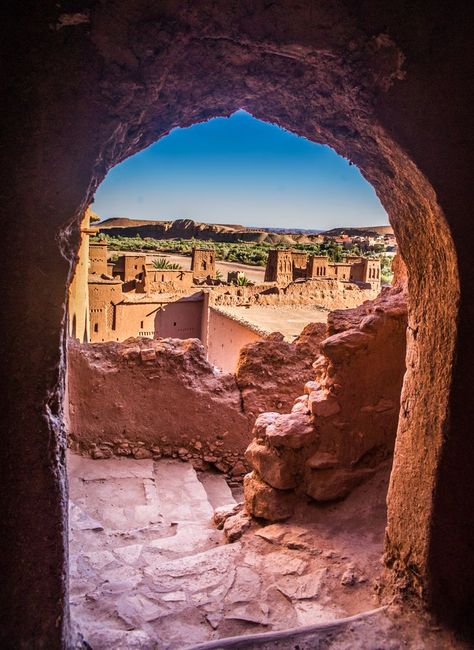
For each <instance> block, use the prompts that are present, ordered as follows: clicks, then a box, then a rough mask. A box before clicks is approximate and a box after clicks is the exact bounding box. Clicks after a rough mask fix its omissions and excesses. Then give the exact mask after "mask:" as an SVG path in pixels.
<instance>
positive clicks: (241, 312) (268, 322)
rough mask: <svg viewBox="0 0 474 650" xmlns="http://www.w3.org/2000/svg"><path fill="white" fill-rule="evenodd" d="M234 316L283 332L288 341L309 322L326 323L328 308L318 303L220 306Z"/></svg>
mask: <svg viewBox="0 0 474 650" xmlns="http://www.w3.org/2000/svg"><path fill="white" fill-rule="evenodd" d="M220 309H221V310H222V311H225V312H227V313H229V314H231V315H232V316H237V317H239V318H243V319H244V320H246V321H248V322H249V323H252V325H257V326H258V327H259V328H260V329H263V330H266V331H267V332H281V333H282V334H283V336H284V337H285V339H286V340H287V341H290V342H291V341H293V340H294V339H295V338H296V337H297V336H298V335H299V334H301V331H302V329H303V328H304V327H306V325H308V324H309V323H325V322H326V321H327V317H328V313H329V310H328V309H323V308H322V307H318V306H316V305H307V306H302V305H295V306H293V305H278V306H258V305H250V306H249V307H220Z"/></svg>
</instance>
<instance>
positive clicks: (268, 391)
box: [235, 323, 327, 426]
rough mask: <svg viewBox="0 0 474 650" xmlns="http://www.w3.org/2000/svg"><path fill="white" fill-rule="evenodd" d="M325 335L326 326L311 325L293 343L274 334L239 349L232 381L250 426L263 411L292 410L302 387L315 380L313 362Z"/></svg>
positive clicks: (280, 411)
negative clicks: (234, 379)
mask: <svg viewBox="0 0 474 650" xmlns="http://www.w3.org/2000/svg"><path fill="white" fill-rule="evenodd" d="M326 336H327V326H326V324H324V323H310V324H309V325H306V327H305V328H304V329H303V330H302V332H301V333H300V334H299V336H298V337H297V338H296V339H295V340H294V341H293V342H292V343H289V342H288V341H285V340H284V338H283V335H282V334H280V333H279V332H274V333H273V334H268V335H267V336H265V338H263V339H261V340H259V341H255V342H254V343H250V344H248V345H245V346H244V347H243V348H242V349H241V350H240V353H239V357H238V361H237V369H236V371H235V378H236V381H237V385H238V387H239V389H240V391H241V394H242V400H243V403H244V409H245V412H246V414H247V416H248V417H249V418H250V423H251V426H253V423H254V421H255V418H256V417H257V416H258V415H259V414H260V413H263V412H264V411H277V412H278V413H285V412H287V411H289V410H290V409H291V407H292V405H293V402H294V400H295V397H296V396H297V395H299V394H300V392H301V387H302V386H304V385H305V383H306V382H307V381H309V380H310V379H312V378H313V377H314V370H313V362H314V361H315V360H316V358H317V357H318V356H319V346H320V343H321V341H322V340H323V339H324V338H326Z"/></svg>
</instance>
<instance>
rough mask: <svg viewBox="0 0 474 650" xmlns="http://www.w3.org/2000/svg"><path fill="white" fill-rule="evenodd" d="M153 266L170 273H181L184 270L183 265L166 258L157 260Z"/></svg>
mask: <svg viewBox="0 0 474 650" xmlns="http://www.w3.org/2000/svg"><path fill="white" fill-rule="evenodd" d="M153 266H154V267H155V269H160V270H161V269H166V270H169V271H180V270H181V269H182V266H181V264H176V263H174V262H169V261H168V260H167V259H166V258H165V257H159V258H158V259H157V260H153Z"/></svg>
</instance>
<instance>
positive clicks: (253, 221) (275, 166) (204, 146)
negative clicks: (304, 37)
mask: <svg viewBox="0 0 474 650" xmlns="http://www.w3.org/2000/svg"><path fill="white" fill-rule="evenodd" d="M93 209H94V211H95V212H97V214H99V216H100V217H101V218H103V219H105V218H109V217H129V218H132V219H181V218H190V219H195V220H196V221H205V222H209V223H239V224H243V225H246V226H269V227H271V226H273V227H278V228H314V229H328V228H333V227H337V226H370V225H372V226H374V225H382V224H386V223H388V218H387V215H386V213H385V210H384V209H383V207H382V206H381V204H380V201H379V200H378V198H377V196H376V194H375V192H374V190H373V188H372V186H371V185H369V183H367V181H365V180H364V178H363V177H362V175H361V173H360V172H359V170H358V169H357V167H356V166H355V165H349V163H348V162H347V161H346V160H345V159H344V158H341V157H340V156H338V155H337V154H336V153H335V152H334V151H333V150H332V149H330V148H329V147H325V146H321V145H317V144H314V143H312V142H309V141H308V140H306V139H305V138H301V137H299V136H296V135H294V134H292V133H289V132H288V131H285V130H283V129H281V128H280V127H278V126H275V125H272V124H267V123H265V122H261V121H259V120H256V119H255V118H253V117H252V116H251V115H249V114H248V113H245V112H244V111H239V112H237V113H234V115H232V117H230V118H216V119H213V120H210V121H209V122H205V123H202V124H196V125H194V126H192V127H190V128H187V129H175V130H173V131H172V132H171V133H170V134H169V135H168V136H166V137H165V138H162V139H161V140H160V141H159V142H156V143H155V144H153V145H152V146H150V147H148V148H147V149H145V150H144V151H141V152H140V153H138V154H136V155H135V156H132V157H131V158H128V159H127V160H125V161H124V162H123V163H121V164H120V165H117V167H115V168H114V169H112V170H111V171H110V172H109V174H108V175H107V177H106V178H105V180H104V181H103V183H102V184H101V185H100V187H99V188H98V190H97V192H96V196H95V201H94V205H93Z"/></svg>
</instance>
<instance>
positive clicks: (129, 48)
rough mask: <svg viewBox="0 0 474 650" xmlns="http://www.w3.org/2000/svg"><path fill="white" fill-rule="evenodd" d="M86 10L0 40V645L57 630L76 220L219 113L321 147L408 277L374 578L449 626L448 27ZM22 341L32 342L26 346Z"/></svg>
mask: <svg viewBox="0 0 474 650" xmlns="http://www.w3.org/2000/svg"><path fill="white" fill-rule="evenodd" d="M90 4H91V3H85V7H81V9H80V10H78V11H71V12H70V13H65V12H61V9H59V8H58V7H57V5H56V4H55V3H52V2H51V3H46V4H44V3H42V7H41V8H39V7H36V6H35V7H34V8H32V9H31V11H30V12H29V13H27V11H28V9H27V8H26V7H22V8H20V9H18V11H17V15H16V16H14V17H13V21H12V23H11V24H8V25H7V30H6V31H7V33H8V38H7V39H6V42H5V44H4V45H7V46H8V45H11V47H12V51H15V52H16V49H15V43H16V40H15V39H18V38H20V37H21V38H22V40H23V42H26V43H27V45H26V46H25V48H24V49H23V50H22V52H21V53H20V54H17V56H16V59H15V64H14V66H13V72H14V73H15V75H16V76H17V77H18V81H17V82H15V83H14V84H13V85H12V83H13V82H12V83H11V84H10V85H11V86H12V88H13V92H11V93H10V96H9V98H8V100H7V105H6V106H5V107H4V108H5V110H6V109H8V108H11V119H10V122H9V123H8V124H7V126H8V132H9V140H8V142H7V146H6V147H5V148H4V150H3V154H4V155H6V161H7V162H10V163H11V162H13V163H14V169H15V171H16V177H15V182H14V183H13V184H8V185H7V186H6V188H5V197H6V198H5V201H4V203H5V207H6V209H7V214H8V215H9V218H8V219H7V221H6V224H5V227H4V235H5V237H6V239H7V241H8V247H7V250H6V255H5V256H4V260H3V261H4V262H7V264H6V268H5V271H4V273H5V275H6V279H7V290H6V293H5V296H4V314H5V315H7V316H6V318H5V323H6V328H5V332H6V333H5V339H4V344H5V349H6V353H5V354H4V368H5V370H6V372H7V373H8V374H9V377H10V388H11V389H13V398H12V397H10V398H9V399H8V400H6V401H5V404H4V406H5V409H4V411H3V412H4V414H5V416H4V417H5V418H6V422H7V427H6V432H5V444H4V455H5V458H6V463H5V471H4V472H3V474H2V476H3V479H2V481H3V497H4V499H5V501H6V505H7V512H8V517H7V524H8V534H7V535H6V536H5V539H4V551H3V558H2V559H3V560H4V561H5V560H6V562H7V567H8V571H5V575H7V576H8V579H7V580H6V581H5V584H4V589H6V590H8V595H9V601H10V602H9V605H10V607H9V610H8V611H9V623H8V626H7V627H6V628H5V629H6V632H5V633H4V635H5V638H6V639H8V640H9V642H10V643H11V642H12V640H13V645H14V647H24V646H25V644H28V643H29V642H31V640H32V639H34V642H35V643H36V644H37V647H48V648H55V647H64V645H65V644H66V643H67V639H68V634H69V632H68V617H67V562H66V560H67V550H66V549H67V544H66V541H67V518H66V496H67V494H66V479H65V461H64V451H65V439H64V434H63V429H62V424H61V420H62V396H63V390H64V353H63V349H64V317H65V313H64V306H65V299H66V295H65V287H66V286H67V283H68V280H69V278H70V276H71V269H72V264H73V260H74V253H75V250H76V247H77V243H78V235H79V216H80V215H81V214H82V212H83V210H84V208H85V206H86V205H87V204H88V202H89V201H90V199H91V197H92V195H93V192H94V190H95V188H96V187H97V185H98V184H99V182H100V181H101V180H102V179H103V177H104V176H105V174H106V173H107V171H108V169H110V168H111V167H112V166H113V165H115V164H117V163H118V162H120V161H121V160H123V159H124V158H125V157H127V156H129V155H131V154H133V153H135V152H137V151H139V150H140V149H142V148H143V147H145V146H146V145H147V144H150V143H151V142H153V141H155V140H157V139H159V138H160V137H162V136H163V135H165V134H166V133H168V132H169V130H170V129H172V128H173V127H175V126H188V125H191V124H193V123H195V122H198V121H202V120H205V119H208V118H209V117H213V116H222V115H229V114H231V113H232V112H233V111H234V110H236V109H237V108H244V109H246V110H247V111H249V112H250V113H252V114H253V115H254V116H255V117H257V118H259V119H262V120H266V121H271V122H275V123H277V124H279V125H280V126H282V127H285V128H287V129H289V130H291V131H293V132H295V133H298V134H300V135H304V136H305V137H307V138H309V139H311V140H314V141H317V142H320V143H325V144H329V145H330V146H332V147H334V148H335V150H336V151H337V152H338V153H340V154H342V155H345V156H347V157H348V158H349V159H350V160H352V161H353V162H354V163H356V164H357V165H358V166H359V168H360V169H361V171H362V173H363V174H364V175H365V177H366V178H367V180H369V181H370V182H371V183H372V184H373V186H374V187H375V189H376V191H377V193H378V195H379V197H380V198H381V200H382V202H383V204H384V206H385V208H386V209H387V211H388V213H389V216H390V220H391V222H392V225H393V227H394V230H395V232H396V235H397V239H398V241H399V245H400V250H401V253H402V255H403V257H404V259H405V261H406V264H407V267H408V270H409V291H410V317H409V331H408V343H409V345H408V357H407V374H406V377H405V383H404V389H403V395H402V408H401V417H400V423H399V433H398V439H397V446H396V455H395V462H394V469H393V474H392V480H391V487H390V492H389V502H388V511H389V521H388V529H387V541H386V557H387V562H388V564H389V565H390V566H391V567H392V576H393V579H394V580H395V581H396V582H399V581H402V582H403V584H404V586H408V587H409V589H410V590H412V591H416V592H418V593H420V594H421V595H422V596H423V597H424V598H425V599H427V600H428V601H429V602H430V603H431V604H432V605H433V606H434V607H435V609H436V611H438V612H440V613H442V614H443V615H445V617H446V618H448V619H449V618H452V619H456V617H457V622H458V623H459V622H460V620H462V616H463V614H464V612H465V611H467V609H468V607H469V603H470V602H472V598H473V592H472V584H473V578H474V563H473V562H472V560H471V559H468V557H467V555H468V553H467V551H468V548H469V544H470V543H471V542H472V539H473V537H474V531H473V527H472V524H471V522H467V521H466V518H465V515H464V513H465V512H469V509H470V506H471V505H472V504H473V502H474V481H473V479H472V476H471V471H470V463H471V461H472V460H473V458H472V457H473V455H474V451H473V448H472V447H473V446H472V445H471V444H470V440H469V436H468V432H469V424H470V421H471V419H472V417H471V413H470V412H471V410H472V408H473V406H472V405H471V404H468V405H467V406H466V400H465V399H464V391H465V390H466V389H465V387H464V385H465V384H464V382H467V384H469V383H470V382H469V377H470V376H471V375H472V372H473V371H472V366H471V361H472V359H471V356H472V355H473V353H472V352H470V351H469V350H468V347H467V341H468V334H469V331H470V328H469V323H470V320H469V316H470V312H469V302H470V299H471V298H472V292H473V289H472V286H473V285H472V284H471V282H472V280H473V279H474V278H473V271H472V269H471V266H470V264H469V261H468V258H469V247H468V240H467V234H468V224H466V220H465V214H464V210H465V206H467V205H469V202H468V199H469V197H468V192H469V189H468V188H469V185H468V184H467V183H465V184H464V185H463V184H462V181H463V178H465V176H463V173H464V174H465V171H464V167H461V165H460V160H462V159H463V157H465V158H467V154H468V146H467V141H466V139H465V138H464V139H463V128H467V125H468V122H467V118H468V114H467V111H466V108H465V107H464V105H462V103H461V102H459V101H458V99H457V97H458V96H459V94H460V93H461V91H462V84H463V79H464V75H465V74H467V72H466V67H467V61H468V60H469V57H468V56H467V55H466V54H465V53H464V50H463V48H466V45H467V31H466V27H465V24H466V23H463V22H462V20H461V19H460V18H458V17H457V15H456V16H453V14H452V13H449V14H446V11H447V10H445V9H443V8H439V9H438V8H437V7H436V6H434V5H433V3H431V5H430V7H429V13H428V15H427V14H426V11H424V10H422V8H418V9H413V8H411V7H410V6H409V5H408V4H407V5H406V4H405V3H404V2H396V3H391V4H390V6H388V5H387V6H385V5H384V4H382V5H381V4H380V3H378V2H372V1H371V0H369V1H368V2H366V3H365V4H364V5H362V6H361V5H360V4H359V3H353V2H351V0H346V1H345V2H341V3H338V4H334V3H333V2H330V1H328V2H324V3H319V4H318V6H317V7H315V6H314V3H312V2H310V1H307V2H306V1H305V0H303V1H302V2H299V3H295V2H291V1H289V0H283V1H282V2H267V1H266V0H261V1H258V2H250V1H248V2H247V1H245V2H239V3H222V4H219V3H214V2H207V1H204V2H202V3H199V4H198V5H194V3H190V5H189V6H188V5H185V4H184V3H175V2H166V3H162V4H161V5H160V6H159V7H151V6H150V5H149V4H148V3H142V2H139V1H134V0H130V2H126V3H120V4H118V3H115V2H112V1H108V0H106V1H104V2H102V3H101V4H96V5H91V6H89V5H90ZM71 6H73V8H74V9H75V8H76V6H75V5H74V3H72V5H71ZM420 34H421V35H422V36H423V37H422V38H421V37H420ZM454 36H455V37H456V38H454ZM440 41H441V42H440ZM454 41H455V42H456V49H455V50H451V49H450V48H451V47H454V46H452V43H453V42H454ZM435 43H436V48H437V49H436V48H435ZM447 43H450V45H449V46H448V45H447ZM454 64H456V65H454ZM9 72H10V71H9ZM446 114H449V115H450V116H451V121H450V124H449V129H443V126H444V124H445V117H444V115H446ZM12 215H14V217H15V219H13V218H12ZM10 255H11V259H10V257H9V256H10ZM460 288H461V294H460ZM460 295H461V300H460V301H459V298H460ZM25 313H27V314H28V315H29V319H28V323H27V324H26V325H25V326H24V327H23V328H22V330H21V332H18V331H17V329H16V327H15V325H14V323H15V318H17V317H18V315H20V316H21V315H23V314H25ZM18 322H19V321H18ZM33 340H34V341H38V340H41V342H42V345H41V346H38V345H35V346H33V349H32V348H31V341H33ZM456 350H457V357H456V359H455V351H456ZM455 360H456V363H455ZM471 401H472V400H471ZM18 458H21V459H22V460H21V462H22V465H21V467H19V466H18ZM461 497H463V498H464V501H462V499H461ZM10 558H11V559H10ZM39 558H42V561H41V562H40V561H39ZM441 558H443V561H442V562H441V561H440V560H441ZM444 599H446V601H447V604H446V607H444V603H443V601H444ZM448 605H449V606H448ZM4 611H6V610H4ZM25 619H27V620H26V622H25Z"/></svg>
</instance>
